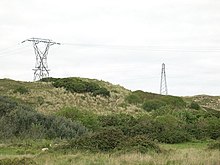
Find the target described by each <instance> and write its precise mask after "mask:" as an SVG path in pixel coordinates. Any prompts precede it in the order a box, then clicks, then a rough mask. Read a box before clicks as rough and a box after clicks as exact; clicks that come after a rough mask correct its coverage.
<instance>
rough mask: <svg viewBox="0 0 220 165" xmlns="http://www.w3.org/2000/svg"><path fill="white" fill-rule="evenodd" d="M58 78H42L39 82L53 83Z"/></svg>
mask: <svg viewBox="0 0 220 165" xmlns="http://www.w3.org/2000/svg"><path fill="white" fill-rule="evenodd" d="M58 79H59V78H53V77H47V78H42V79H41V80H40V81H42V82H55V81H56V80H58Z"/></svg>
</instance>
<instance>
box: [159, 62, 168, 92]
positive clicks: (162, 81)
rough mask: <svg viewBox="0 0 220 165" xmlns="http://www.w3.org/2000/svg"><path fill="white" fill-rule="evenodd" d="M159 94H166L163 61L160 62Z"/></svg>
mask: <svg viewBox="0 0 220 165" xmlns="http://www.w3.org/2000/svg"><path fill="white" fill-rule="evenodd" d="M160 94H161V95H168V89H167V80H166V71H165V64H164V63H163V64H162V70H161V80H160Z"/></svg>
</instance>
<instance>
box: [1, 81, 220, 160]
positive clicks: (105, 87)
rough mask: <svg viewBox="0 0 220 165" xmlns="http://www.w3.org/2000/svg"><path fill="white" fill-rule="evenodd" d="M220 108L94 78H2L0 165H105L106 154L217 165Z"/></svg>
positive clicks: (209, 101) (215, 100)
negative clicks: (30, 80) (19, 79)
mask: <svg viewBox="0 0 220 165" xmlns="http://www.w3.org/2000/svg"><path fill="white" fill-rule="evenodd" d="M219 109H220V107H219V97H216V96H213V97H212V96H194V97H176V96H162V95H159V94H154V93H149V92H144V91H140V90H138V91H130V90H127V89H125V88H123V87H121V86H119V85H113V84H111V83H108V82H104V81H99V80H95V79H86V78H75V77H71V78H46V79H42V80H41V81H38V82H20V81H14V80H10V79H1V80H0V154H3V157H2V158H3V159H2V158H1V157H0V164H7V163H8V164H13V163H14V164H16V163H17V164H19V163H20V162H21V163H20V164H22V163H23V164H24V162H26V163H27V164H37V163H38V162H40V163H39V164H42V162H44V161H45V159H46V160H47V161H48V162H50V163H49V164H54V163H55V162H56V161H57V162H59V163H57V164H88V162H90V163H91V164H104V163H105V162H106V161H107V157H109V156H110V155H112V154H113V155H114V154H115V155H114V156H113V158H112V159H111V162H108V164H115V163H116V164H128V163H129V161H132V162H133V164H135V162H137V163H136V164H145V163H146V162H147V163H148V164H170V163H171V164H195V163H196V162H198V163H199V164H207V163H210V162H213V164H216V163H217V162H219V161H220V160H219V159H218V157H216V155H218V154H219V151H218V150H219V146H220V145H219V144H220V142H219V139H220V111H219ZM185 144H186V145H185ZM172 145H173V146H172ZM190 145H192V146H194V147H193V150H189V148H190ZM201 146H202V147H201ZM208 146H209V147H208ZM45 147H46V148H47V149H48V150H49V151H50V152H49V153H47V152H46V155H45V154H44V153H42V152H41V148H45ZM179 147H180V148H179ZM187 152H190V153H191V154H192V155H194V157H188V156H186V155H185V153H187ZM85 153H87V156H85V155H84V154H85ZM134 153H135V154H134ZM23 154H24V156H20V155H23ZM66 154H67V155H66ZM68 154H69V155H68ZM74 154H76V155H79V156H78V157H79V158H80V160H83V161H84V163H82V162H81V161H78V162H77V159H76V158H75V156H74ZM99 154H100V155H99ZM123 154H124V155H127V156H128V157H132V156H134V157H133V158H131V159H126V160H121V156H120V155H123ZM138 154H143V155H141V156H140V155H139V156H138ZM173 154H174V155H176V157H175V158H173V156H171V155H173ZM200 154H202V155H203V156H204V159H201V157H200ZM4 155H5V156H4ZM8 155H15V157H13V156H12V157H9V156H8ZM30 155H31V156H30ZM208 155H209V156H208ZM210 155H211V156H213V157H210ZM100 156H101V157H100ZM8 157H9V158H8ZM16 157H19V159H17V158H16ZM61 157H62V158H63V159H62V158H61ZM91 157H94V159H90V158H91ZM195 157H196V158H198V159H196V160H195ZM207 157H210V158H209V159H208V158H207ZM57 158H59V159H61V160H62V161H61V160H58V159H57ZM139 158H141V159H142V160H143V162H142V161H141V160H139ZM154 158H157V159H158V161H156V162H153V160H154ZM205 158H207V159H205ZM66 159H67V160H68V161H66ZM184 159H186V160H187V161H185V160H184ZM188 159H189V160H190V161H191V162H189V161H188ZM159 160H161V161H159ZM36 162H37V163H36ZM62 162H65V163H62ZM97 162H98V163H97ZM161 162H162V163H161ZM55 164H56V163H55Z"/></svg>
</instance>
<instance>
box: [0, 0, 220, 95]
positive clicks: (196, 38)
mask: <svg viewBox="0 0 220 165" xmlns="http://www.w3.org/2000/svg"><path fill="white" fill-rule="evenodd" d="M0 37H1V38H0V78H11V79H16V80H25V81H32V80H33V71H32V69H33V68H34V65H35V55H34V51H33V48H32V44H31V43H24V44H18V43H20V42H21V41H23V40H25V39H27V38H31V37H40V38H49V39H52V40H54V41H56V42H61V43H71V44H74V43H76V44H87V45H88V46H73V45H68V44H63V45H60V46H59V45H54V46H52V47H51V49H50V51H49V55H48V65H49V68H50V70H51V71H50V76H52V77H70V76H71V77H75V76H79V77H88V78H97V79H99V80H100V79H102V80H105V81H109V82H112V83H114V84H120V85H122V86H124V87H126V88H128V89H131V90H137V89H141V90H145V91H149V92H155V93H158V92H159V84H160V72H161V64H162V63H163V62H164V63H165V64H166V73H167V82H168V92H169V94H172V95H196V94H209V95H220V85H219V84H220V65H219V62H220V1H219V0H167V1H164V0H92V1H91V0H80V1H76V0H22V1H18V0H0ZM92 45H102V46H92Z"/></svg>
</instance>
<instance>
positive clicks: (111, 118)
mask: <svg viewBox="0 0 220 165" xmlns="http://www.w3.org/2000/svg"><path fill="white" fill-rule="evenodd" d="M98 120H99V123H100V126H102V127H118V128H123V127H130V126H132V125H134V124H136V119H135V118H134V117H133V116H132V115H128V114H113V115H107V116H104V115H103V116H99V117H98Z"/></svg>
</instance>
